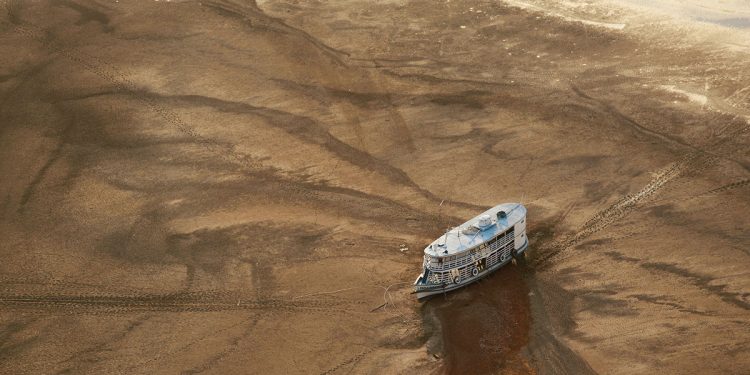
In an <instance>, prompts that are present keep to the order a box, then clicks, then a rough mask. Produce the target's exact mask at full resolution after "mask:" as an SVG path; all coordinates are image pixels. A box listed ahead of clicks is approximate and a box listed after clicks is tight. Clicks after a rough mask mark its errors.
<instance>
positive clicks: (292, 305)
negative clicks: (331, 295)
mask: <svg viewBox="0 0 750 375" xmlns="http://www.w3.org/2000/svg"><path fill="white" fill-rule="evenodd" d="M351 305H352V304H351V303H345V302H344V301H341V300H337V299H322V298H315V299H295V300H291V299H273V298H271V299H244V300H243V298H242V295H239V294H236V293H229V292H195V293H178V294H168V295H157V294H140V295H139V294H133V295H112V294H101V295H62V294H6V295H0V310H26V311H38V312H53V313H54V312H71V313H72V312H76V313H93V314H114V313H131V312H137V313H140V312H149V311H164V312H211V311H229V310H273V311H312V312H314V311H319V312H326V313H330V312H346V313H358V312H362V313H364V312H366V309H364V308H362V309H359V310H357V309H352V308H351V307H352V306H351Z"/></svg>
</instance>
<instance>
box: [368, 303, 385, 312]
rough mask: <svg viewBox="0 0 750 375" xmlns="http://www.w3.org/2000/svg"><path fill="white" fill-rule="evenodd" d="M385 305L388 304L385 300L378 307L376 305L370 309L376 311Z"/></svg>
mask: <svg viewBox="0 0 750 375" xmlns="http://www.w3.org/2000/svg"><path fill="white" fill-rule="evenodd" d="M385 305H386V303H385V302H383V303H381V304H380V306H378V307H376V308H374V309H372V310H370V312H374V311H375V310H378V309H380V308H383V307H385Z"/></svg>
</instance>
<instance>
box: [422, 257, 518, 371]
mask: <svg viewBox="0 0 750 375" xmlns="http://www.w3.org/2000/svg"><path fill="white" fill-rule="evenodd" d="M525 271H526V268H525V265H517V266H514V265H512V264H508V265H506V266H505V267H503V268H501V269H500V270H498V271H496V272H494V273H493V274H492V275H489V276H488V277H486V278H485V279H483V280H481V281H479V282H476V283H474V284H472V285H469V286H467V287H465V288H463V289H461V290H457V291H454V292H451V293H447V294H445V295H438V296H434V297H432V298H431V299H429V300H427V301H426V302H425V306H424V309H425V312H427V313H429V314H430V315H432V314H434V315H435V316H436V317H437V318H438V321H439V323H438V324H439V327H438V328H439V330H440V331H441V332H442V344H443V352H444V356H445V359H444V360H445V364H444V366H443V368H444V370H445V372H446V373H448V374H466V373H471V374H493V373H498V372H502V373H511V374H527V373H533V370H531V368H530V366H529V365H528V363H527V361H526V359H525V358H523V356H522V354H521V348H523V347H524V346H526V345H527V343H528V332H529V328H530V324H531V310H530V307H529V300H528V289H527V287H526V285H525V283H524V279H523V278H524V273H525Z"/></svg>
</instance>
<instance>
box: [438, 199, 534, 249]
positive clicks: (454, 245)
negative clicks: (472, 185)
mask: <svg viewBox="0 0 750 375" xmlns="http://www.w3.org/2000/svg"><path fill="white" fill-rule="evenodd" d="M500 211H505V214H506V217H505V218H498V217H497V213H498V212H500ZM482 215H489V216H490V219H491V220H492V223H491V224H490V225H488V226H486V227H484V228H479V227H478V223H479V218H480V217H481V216H482ZM525 217H526V207H524V206H523V205H522V204H520V203H503V204H499V205H497V206H495V207H492V208H490V209H489V210H487V211H485V212H482V213H481V214H479V215H477V216H476V217H474V218H472V219H471V220H469V221H467V222H465V223H463V224H461V225H459V226H457V227H455V228H453V229H451V230H450V231H448V232H447V233H445V234H444V235H442V236H440V237H439V238H438V239H436V240H435V241H433V242H432V243H431V244H430V245H429V246H427V247H426V248H425V249H424V253H425V254H427V255H429V256H433V257H445V256H450V255H454V254H457V253H460V252H463V251H464V250H468V249H471V248H473V247H475V246H478V245H480V244H482V243H484V242H487V241H489V240H491V239H493V238H495V236H497V235H498V234H501V233H503V232H505V231H506V230H507V229H508V228H511V227H513V226H514V225H515V224H516V223H517V222H519V221H521V220H523V219H524V218H525Z"/></svg>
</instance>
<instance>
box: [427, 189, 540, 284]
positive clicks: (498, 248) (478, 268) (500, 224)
mask: <svg viewBox="0 0 750 375" xmlns="http://www.w3.org/2000/svg"><path fill="white" fill-rule="evenodd" d="M528 246H529V241H528V239H527V238H526V207H524V206H523V205H522V204H520V203H503V204H500V205H497V206H495V207H492V208H491V209H489V210H487V211H485V212H483V213H482V214H480V215H479V216H477V217H475V218H473V219H471V220H469V221H467V222H465V223H463V224H461V225H459V226H458V227H456V228H453V229H451V230H449V231H448V232H446V233H445V235H443V236H441V237H440V238H438V239H437V240H435V241H433V242H432V243H431V244H430V246H427V247H426V248H425V249H424V262H423V264H422V267H423V271H422V274H421V275H419V277H418V278H417V280H416V281H415V282H414V293H416V294H417V298H424V297H427V296H430V295H433V294H438V293H443V292H447V291H451V290H454V289H458V288H460V287H462V286H464V285H467V284H470V283H472V282H474V281H477V280H479V279H481V278H482V277H484V276H487V275H488V274H490V273H492V272H493V271H495V270H497V269H498V268H500V267H502V266H504V265H505V264H507V263H508V262H510V261H511V259H513V258H515V257H519V256H520V257H523V256H524V251H526V248H527V247H528Z"/></svg>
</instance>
